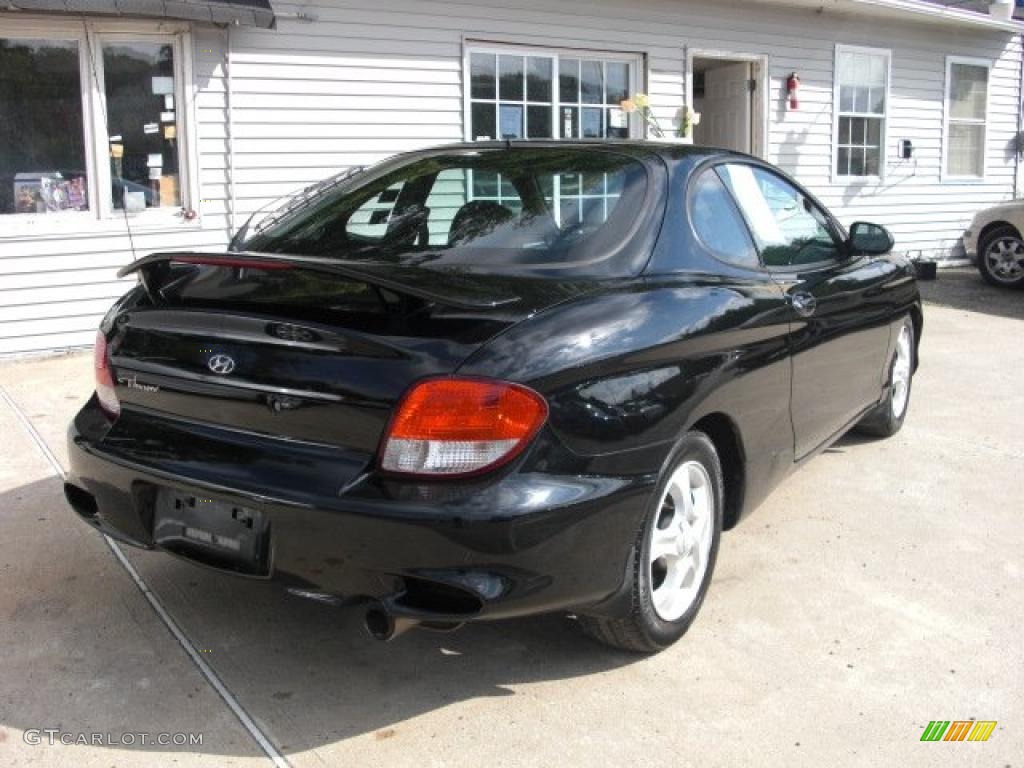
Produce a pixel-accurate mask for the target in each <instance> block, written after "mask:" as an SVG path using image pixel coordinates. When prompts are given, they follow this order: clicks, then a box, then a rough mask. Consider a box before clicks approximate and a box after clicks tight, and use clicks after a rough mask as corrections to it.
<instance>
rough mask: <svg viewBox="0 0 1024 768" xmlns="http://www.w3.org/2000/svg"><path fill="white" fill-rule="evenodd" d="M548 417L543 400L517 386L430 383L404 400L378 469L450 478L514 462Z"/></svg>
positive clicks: (464, 381)
mask: <svg viewBox="0 0 1024 768" xmlns="http://www.w3.org/2000/svg"><path fill="white" fill-rule="evenodd" d="M547 416H548V406H547V403H546V402H545V400H544V398H543V397H541V396H540V395H538V394H537V393H536V392H534V391H533V390H532V389H527V388H526V387H523V386H520V385H518V384H508V383H505V382H501V381H486V380H483V379H457V378H451V379H429V380H427V381H423V382H420V383H419V384H417V385H415V386H414V387H413V388H412V389H411V390H409V392H408V393H407V394H406V395H405V397H404V398H403V400H402V402H401V403H400V405H399V407H398V411H397V412H396V413H395V416H394V418H393V419H392V421H391V427H390V429H389V430H388V434H387V435H386V436H385V438H384V447H383V450H382V451H381V468H382V469H384V470H386V471H388V472H396V473H402V474H410V475H432V476H443V477H452V476H457V475H468V474H475V473H478V472H483V471H485V470H489V469H494V468H495V467H497V466H499V465H501V464H504V463H506V462H508V461H510V460H512V459H513V458H515V457H516V456H517V455H518V454H519V453H520V452H521V451H522V450H523V449H524V448H525V447H526V445H527V444H528V443H529V442H530V439H531V438H532V437H533V436H534V435H535V434H537V430H539V429H540V428H541V426H543V424H544V420H545V419H546V418H547Z"/></svg>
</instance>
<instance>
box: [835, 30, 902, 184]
mask: <svg viewBox="0 0 1024 768" xmlns="http://www.w3.org/2000/svg"><path fill="white" fill-rule="evenodd" d="M844 53H863V54H868V55H870V56H884V57H885V112H884V113H883V114H882V115H876V114H874V113H871V114H867V113H859V112H843V113H842V115H840V112H839V104H840V102H839V57H840V56H841V55H842V54H844ZM891 92H892V50H891V49H889V48H868V47H867V46H863V45H846V44H843V43H837V44H836V50H835V56H834V58H833V60H832V157H831V168H830V175H831V178H832V182H833V183H835V184H843V185H849V184H864V183H871V182H873V181H874V182H878V181H882V180H883V179H884V178H885V172H886V166H887V160H888V155H889V153H888V143H889V114H890V104H889V98H890V96H891ZM840 116H842V117H867V118H872V119H875V120H877V119H878V118H879V117H881V119H882V130H881V134H880V135H879V139H878V141H879V144H880V146H879V156H878V174H877V175H870V176H847V175H843V174H840V173H839V168H838V165H839V118H840Z"/></svg>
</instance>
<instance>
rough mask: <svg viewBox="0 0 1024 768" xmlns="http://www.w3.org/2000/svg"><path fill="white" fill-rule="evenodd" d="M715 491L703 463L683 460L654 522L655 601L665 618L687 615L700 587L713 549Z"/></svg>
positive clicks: (652, 574)
mask: <svg viewBox="0 0 1024 768" xmlns="http://www.w3.org/2000/svg"><path fill="white" fill-rule="evenodd" d="M714 513H715V495H714V491H713V489H712V485H711V476H710V475H709V474H708V471H707V470H706V469H705V468H704V466H703V465H702V464H700V463H699V462H696V461H687V462H684V463H683V464H681V465H680V466H679V467H678V468H677V469H676V470H675V472H674V473H673V474H672V477H671V478H670V479H669V482H668V486H667V487H666V488H665V493H664V495H663V496H662V498H661V503H660V505H659V507H658V517H657V519H656V520H655V521H654V525H653V526H651V541H650V547H649V548H648V549H649V553H650V554H649V557H648V568H649V569H650V573H649V581H648V583H649V584H650V588H651V602H652V603H653V604H654V610H655V612H656V613H657V614H658V617H659V618H661V619H662V620H663V621H676V620H678V619H679V618H680V617H682V616H683V614H685V613H686V612H687V611H688V610H689V609H690V607H691V606H692V605H693V603H694V601H695V600H696V599H697V595H698V593H699V592H700V587H701V584H702V583H703V581H704V574H705V572H706V571H707V568H708V561H709V558H710V554H711V541H712V538H713V533H714V525H713V521H714Z"/></svg>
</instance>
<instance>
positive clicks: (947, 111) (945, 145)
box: [939, 56, 992, 184]
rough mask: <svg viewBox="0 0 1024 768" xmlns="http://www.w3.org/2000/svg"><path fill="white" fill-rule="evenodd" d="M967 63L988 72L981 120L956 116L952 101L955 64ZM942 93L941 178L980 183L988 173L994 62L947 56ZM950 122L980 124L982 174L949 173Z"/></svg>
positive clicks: (956, 181) (958, 182) (968, 57)
mask: <svg viewBox="0 0 1024 768" xmlns="http://www.w3.org/2000/svg"><path fill="white" fill-rule="evenodd" d="M954 64H966V65H968V66H971V67H982V68H984V69H985V71H986V72H987V77H986V79H985V117H984V118H982V119H981V120H977V119H968V118H962V117H958V118H954V117H953V114H952V104H951V103H950V99H949V95H950V87H951V86H952V85H953V65H954ZM943 88H944V91H943V94H942V104H943V109H942V155H941V156H940V158H939V162H940V163H941V173H940V178H941V179H942V181H949V182H955V183H957V184H962V183H965V182H967V183H972V182H973V183H980V182H983V181H985V177H986V176H987V174H988V116H989V105H990V104H991V102H992V62H991V61H989V60H988V59H979V58H974V57H971V56H947V57H946V80H945V84H944V86H943ZM950 123H964V124H966V125H980V126H981V128H982V131H981V175H980V176H974V175H954V174H951V173H949V171H948V170H947V169H948V168H949V157H948V152H949V150H950V144H949V126H950Z"/></svg>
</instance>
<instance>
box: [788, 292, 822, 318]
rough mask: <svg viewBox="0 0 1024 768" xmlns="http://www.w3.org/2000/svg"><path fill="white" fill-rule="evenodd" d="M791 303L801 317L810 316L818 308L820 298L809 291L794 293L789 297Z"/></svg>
mask: <svg viewBox="0 0 1024 768" xmlns="http://www.w3.org/2000/svg"><path fill="white" fill-rule="evenodd" d="M789 303H790V304H792V305H793V310H794V311H795V312H796V313H797V314H798V315H800V317H810V316H811V315H813V314H814V310H816V309H817V308H818V300H817V299H816V298H814V296H812V295H811V294H809V293H803V292H801V293H794V294H792V295H791V296H790V297H789Z"/></svg>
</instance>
